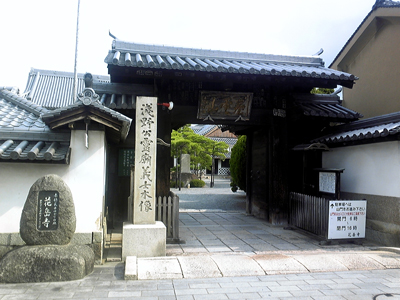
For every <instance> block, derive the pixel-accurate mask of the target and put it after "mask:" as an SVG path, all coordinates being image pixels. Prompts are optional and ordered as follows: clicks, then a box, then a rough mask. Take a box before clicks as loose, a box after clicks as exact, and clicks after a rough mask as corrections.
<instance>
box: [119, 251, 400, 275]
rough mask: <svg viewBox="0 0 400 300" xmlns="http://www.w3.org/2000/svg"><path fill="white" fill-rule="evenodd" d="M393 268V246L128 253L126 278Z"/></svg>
mask: <svg viewBox="0 0 400 300" xmlns="http://www.w3.org/2000/svg"><path fill="white" fill-rule="evenodd" d="M393 268H400V255H399V253H397V252H394V253H393V251H390V249H389V248H385V249H382V250H372V249H371V251H360V252H358V251H354V252H353V251H348V252H343V251H337V252H336V251H329V252H324V253H316V252H313V251H309V252H307V251H304V252H288V253H268V254H267V253H265V254H258V255H257V254H253V255H248V254H239V253H238V254H228V253H220V254H210V255H192V256H176V257H175V256H164V257H151V258H149V257H148V258H136V257H135V256H127V258H126V261H125V279H128V280H133V279H138V280H159V279H178V278H207V277H212V278H216V277H232V276H233V277H236V276H260V275H277V274H293V273H294V274H296V273H313V272H338V271H349V270H350V271H352V270H384V269H393Z"/></svg>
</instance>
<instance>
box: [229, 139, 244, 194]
mask: <svg viewBox="0 0 400 300" xmlns="http://www.w3.org/2000/svg"><path fill="white" fill-rule="evenodd" d="M230 169H231V178H232V182H231V187H232V191H233V192H236V191H237V189H238V188H239V189H241V190H243V191H246V136H245V135H242V136H241V137H239V139H238V140H237V142H236V144H235V146H233V148H232V153H231V160H230Z"/></svg>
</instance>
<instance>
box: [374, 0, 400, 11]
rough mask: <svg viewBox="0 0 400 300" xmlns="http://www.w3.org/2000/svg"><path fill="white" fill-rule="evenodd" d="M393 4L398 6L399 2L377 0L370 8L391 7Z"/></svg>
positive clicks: (399, 5)
mask: <svg viewBox="0 0 400 300" xmlns="http://www.w3.org/2000/svg"><path fill="white" fill-rule="evenodd" d="M393 6H396V7H400V2H398V1H392V0H377V1H376V2H375V4H374V6H372V10H375V9H377V8H379V7H393Z"/></svg>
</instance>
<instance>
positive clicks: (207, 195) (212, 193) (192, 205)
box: [172, 179, 246, 212]
mask: <svg viewBox="0 0 400 300" xmlns="http://www.w3.org/2000/svg"><path fill="white" fill-rule="evenodd" d="M205 182H206V186H205V187H204V188H190V189H188V188H182V189H181V190H180V191H179V189H172V191H173V192H174V193H176V194H177V195H178V196H179V208H180V210H181V211H193V210H195V211H196V210H197V211H227V212H233V211H239V212H245V210H246V193H245V192H243V191H237V192H236V193H234V192H232V191H231V188H230V180H229V179H215V185H214V187H213V188H210V180H209V179H205Z"/></svg>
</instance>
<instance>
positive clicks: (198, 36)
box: [0, 0, 375, 90]
mask: <svg viewBox="0 0 400 300" xmlns="http://www.w3.org/2000/svg"><path fill="white" fill-rule="evenodd" d="M80 2H81V5H80V19H79V42H78V68H77V69H78V72H80V73H85V72H91V73H92V74H97V75H107V65H106V64H105V63H104V58H105V57H106V55H107V53H108V51H109V50H110V49H111V42H112V38H111V37H110V36H109V35H108V31H109V30H110V31H111V33H112V34H114V35H115V36H117V37H118V38H119V39H121V40H126V41H132V42H136V43H144V44H157V45H169V46H178V47H189V48H202V49H213V50H230V51H239V52H256V53H266V54H284V55H312V54H315V53H316V52H317V51H318V50H319V49H320V48H323V49H324V53H323V54H322V55H321V57H322V58H323V60H324V61H325V65H326V66H329V64H330V63H331V62H332V60H333V59H334V58H335V56H336V55H337V54H338V52H339V51H340V50H341V49H342V47H343V46H344V44H345V43H346V41H347V40H348V39H349V37H350V36H351V35H352V34H353V32H354V31H355V29H356V28H357V27H358V25H360V23H361V22H362V20H363V19H364V18H365V16H366V15H367V14H368V13H369V12H370V11H371V8H372V6H373V5H374V3H375V0H245V1H243V0H242V1H231V0H230V1H225V0H201V1H197V0H192V1H191V0H161V1H160V0H151V1H136V0H108V1H106V0H81V1H80ZM77 8H78V0H8V1H7V0H0V10H1V12H2V13H1V17H0V30H1V33H2V34H1V38H2V42H1V47H0V55H1V56H0V57H1V69H0V86H17V87H19V88H21V89H22V90H24V89H25V85H26V81H27V78H28V74H29V71H30V69H31V68H36V69H46V70H57V71H67V72H73V71H74V57H75V36H76V20H77V18H76V16H77ZM355 75H357V74H355Z"/></svg>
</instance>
